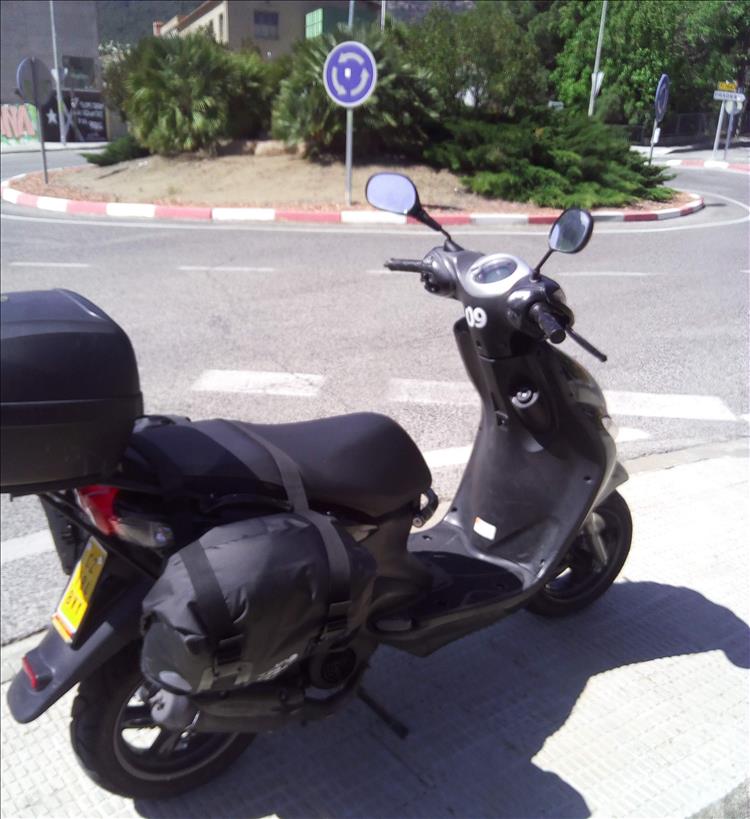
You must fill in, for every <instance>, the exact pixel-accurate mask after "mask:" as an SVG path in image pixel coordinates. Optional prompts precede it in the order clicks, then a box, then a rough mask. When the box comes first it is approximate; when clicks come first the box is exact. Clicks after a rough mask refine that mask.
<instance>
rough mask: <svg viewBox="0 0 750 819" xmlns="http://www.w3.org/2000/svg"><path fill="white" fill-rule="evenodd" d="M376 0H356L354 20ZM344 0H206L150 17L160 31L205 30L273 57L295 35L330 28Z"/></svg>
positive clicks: (372, 12)
mask: <svg viewBox="0 0 750 819" xmlns="http://www.w3.org/2000/svg"><path fill="white" fill-rule="evenodd" d="M379 8H380V3H379V0H374V2H363V1H362V0H360V2H358V3H357V4H356V8H355V14H356V18H355V19H356V20H357V21H358V22H361V21H362V20H363V19H367V20H374V19H375V18H376V17H377V15H378V14H379ZM348 11H349V2H348V0H208V2H204V3H201V4H200V6H198V8H196V9H195V10H194V11H192V12H191V13H190V14H186V15H183V16H177V17H173V18H172V19H171V20H167V21H166V22H163V23H162V22H155V23H154V34H155V35H157V36H160V37H169V36H175V35H177V36H184V35H186V34H190V33H192V32H196V31H210V32H211V34H212V35H213V37H214V39H215V40H216V41H217V42H219V43H224V44H225V45H227V46H228V47H229V48H231V49H232V50H238V49H241V48H253V47H254V48H257V49H258V50H259V51H260V53H261V54H262V55H263V56H264V57H266V58H268V59H272V58H274V57H278V56H280V55H282V54H288V53H289V52H290V51H291V50H292V47H293V46H294V44H295V43H296V42H297V41H298V40H302V39H305V37H311V36H316V35H317V34H322V33H323V32H324V31H329V30H331V29H332V28H333V27H334V26H335V25H336V24H338V23H343V22H346V21H347V19H348Z"/></svg>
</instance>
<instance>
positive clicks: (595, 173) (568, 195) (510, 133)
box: [427, 112, 673, 208]
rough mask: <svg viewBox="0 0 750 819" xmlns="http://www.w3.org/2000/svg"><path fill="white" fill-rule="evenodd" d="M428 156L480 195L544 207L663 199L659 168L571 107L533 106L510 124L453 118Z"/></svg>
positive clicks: (613, 131) (613, 132)
mask: <svg viewBox="0 0 750 819" xmlns="http://www.w3.org/2000/svg"><path fill="white" fill-rule="evenodd" d="M448 129H449V131H450V133H451V139H448V140H445V141H444V142H442V143H440V144H438V145H435V146H433V147H432V148H430V149H429V150H428V152H427V157H428V159H430V160H431V161H433V162H434V163H435V164H436V165H439V166H440V167H448V168H450V169H451V170H452V171H453V172H454V173H459V174H462V175H463V182H464V184H465V185H466V186H467V187H468V188H469V189H470V190H472V191H474V192H475V193H478V194H481V195H483V196H487V197H491V198H498V199H508V200H515V201H518V202H529V201H530V202H534V203H535V204H537V205H540V206H546V207H572V206H577V207H585V208H590V207H596V206H601V205H603V206H609V207H616V206H621V205H627V204H629V203H631V202H633V201H635V200H636V199H654V200H661V201H664V200H667V199H669V198H671V196H672V194H673V191H671V190H669V189H668V188H664V187H662V183H663V182H664V181H665V180H666V177H665V174H664V172H663V171H662V170H661V169H660V168H658V167H656V166H649V165H647V164H646V162H645V161H644V160H643V158H642V157H641V156H640V154H637V153H635V152H634V151H631V150H630V145H629V144H628V142H627V141H626V140H625V139H624V138H623V137H622V136H621V135H620V134H619V132H618V131H617V130H616V129H614V128H612V127H611V126H608V125H605V124H603V123H601V122H599V121H598V120H595V119H589V118H588V117H587V116H586V115H585V114H581V113H576V112H536V113H535V115H534V117H533V119H531V118H528V119H524V120H521V121H520V122H516V123H494V122H481V121H478V120H466V119H463V120H454V121H451V122H449V123H448Z"/></svg>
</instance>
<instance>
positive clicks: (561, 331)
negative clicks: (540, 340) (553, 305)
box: [529, 302, 565, 344]
mask: <svg viewBox="0 0 750 819" xmlns="http://www.w3.org/2000/svg"><path fill="white" fill-rule="evenodd" d="M529 316H531V318H532V319H533V320H534V321H535V322H536V323H537V325H538V327H539V329H540V330H541V331H542V333H544V337H545V338H547V339H549V340H550V341H551V342H552V343H553V344H561V343H562V342H563V341H565V328H564V327H563V326H562V324H560V322H559V321H558V320H557V317H556V316H555V314H554V313H553V312H552V311H551V310H550V309H549V308H548V307H545V305H544V304H542V303H541V302H537V303H536V304H533V305H532V306H531V308H530V309H529Z"/></svg>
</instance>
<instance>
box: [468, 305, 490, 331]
mask: <svg viewBox="0 0 750 819" xmlns="http://www.w3.org/2000/svg"><path fill="white" fill-rule="evenodd" d="M465 313H466V323H467V324H468V325H469V327H476V328H477V330H481V329H482V327H486V326H487V313H485V311H484V310H483V309H482V308H481V307H467V308H466V310H465Z"/></svg>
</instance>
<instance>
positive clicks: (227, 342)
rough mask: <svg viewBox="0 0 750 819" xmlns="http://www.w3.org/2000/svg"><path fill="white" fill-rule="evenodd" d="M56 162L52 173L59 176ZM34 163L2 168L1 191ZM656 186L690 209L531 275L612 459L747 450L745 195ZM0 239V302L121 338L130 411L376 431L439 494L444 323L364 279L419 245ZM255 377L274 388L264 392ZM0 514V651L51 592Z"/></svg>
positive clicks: (443, 483) (450, 444) (601, 235)
mask: <svg viewBox="0 0 750 819" xmlns="http://www.w3.org/2000/svg"><path fill="white" fill-rule="evenodd" d="M64 153H69V152H59V153H56V154H53V155H51V157H53V158H54V160H58V158H59V161H60V162H61V163H62V164H64V163H66V162H69V161H70V154H69V155H68V156H63V154H64ZM34 160H35V157H34V155H33V154H15V155H10V156H8V155H4V156H3V177H4V178H5V177H7V176H9V175H11V174H12V173H14V172H16V173H18V172H22V171H23V170H24V169H28V168H29V167H30V163H33V161H34ZM673 184H674V185H675V186H676V187H680V188H684V189H687V190H691V191H696V192H699V193H701V194H702V195H703V196H704V197H705V199H706V205H707V207H706V209H705V210H704V211H702V212H700V213H698V214H695V215H693V216H690V217H686V218H683V219H679V220H673V221H668V222H660V223H641V224H634V225H633V224H610V225H602V224H598V225H597V226H596V229H595V232H594V237H593V239H592V241H591V243H590V244H589V246H588V247H587V248H586V250H584V251H583V252H582V253H581V254H580V255H577V256H568V257H565V256H562V255H559V254H558V255H556V256H554V257H552V259H551V260H550V261H549V262H548V263H547V266H546V268H545V273H546V274H547V275H552V276H553V277H554V276H558V274H559V281H560V283H561V284H562V286H563V288H564V289H565V292H566V294H567V296H568V301H569V304H570V305H571V306H572V307H573V308H574V310H575V313H576V318H577V321H576V328H577V329H578V330H579V332H581V333H582V334H583V335H584V336H585V337H587V338H589V339H590V340H591V341H592V342H593V343H594V344H596V345H597V346H598V347H599V348H600V349H602V350H604V351H605V352H606V353H607V354H608V355H609V361H608V362H607V363H606V364H600V363H599V362H597V361H595V360H594V359H592V358H591V357H590V356H587V355H586V354H585V353H584V352H583V351H582V350H580V348H578V347H576V346H575V345H573V344H572V343H571V342H569V341H566V342H565V344H564V348H565V349H566V351H567V352H569V353H570V354H571V355H573V356H574V357H576V358H578V359H579V360H580V361H582V362H583V363H584V364H585V366H586V367H588V368H589V369H591V371H592V372H593V373H594V375H595V376H596V378H597V379H598V380H599V381H600V383H601V384H602V385H603V386H604V388H605V389H606V390H607V391H608V397H609V400H610V409H611V411H612V414H613V416H614V417H615V419H616V421H617V423H618V425H619V426H620V427H621V430H622V432H621V440H620V451H621V455H622V457H623V458H625V459H628V458H633V457H637V456H640V455H644V454H648V453H653V452H665V451H670V450H675V449H679V448H682V447H686V446H690V445H695V444H699V443H706V442H715V441H723V440H728V439H731V438H736V437H738V436H743V435H747V431H748V423H747V414H748V411H749V408H748V375H747V350H748V324H747V315H748V270H749V269H750V260H749V259H748V242H747V237H748V214H749V213H750V208H749V207H748V200H749V198H750V197H749V196H748V177H747V176H746V175H742V174H733V173H728V172H724V173H722V172H709V171H694V170H691V171H683V170H680V171H679V172H678V173H677V175H676V178H675V181H674V182H673ZM2 228H3V230H2V279H3V289H4V290H9V291H12V290H28V289H43V288H50V287H66V288H69V289H71V290H75V291H78V292H80V293H82V294H84V295H86V296H87V297H88V298H90V299H91V300H93V301H94V302H96V303H97V304H99V305H100V306H101V307H102V308H104V309H105V310H106V311H107V312H108V313H109V314H110V315H111V316H112V317H113V318H114V319H115V320H116V321H117V322H118V323H119V324H121V325H122V326H123V327H124V328H125V329H126V330H127V332H128V333H129V335H130V337H131V338H132V341H133V344H134V347H135V350H136V353H137V356H138V362H139V368H140V372H141V380H142V388H143V393H144V396H145V404H146V410H147V411H149V412H170V413H180V414H185V415H188V416H190V417H193V418H200V417H215V416H227V417H234V418H242V419H252V420H255V421H258V422H275V421H279V422H282V421H290V420H299V419H307V418H314V417H316V416H321V415H335V414H339V413H345V412H355V411H361V410H375V411H378V412H384V413H387V414H390V415H392V416H393V417H395V418H396V419H397V420H398V421H399V423H401V424H402V426H404V428H405V429H406V430H407V431H408V432H409V433H410V434H411V435H412V436H413V437H414V439H415V440H416V441H417V443H418V444H419V445H420V447H421V448H422V449H423V450H424V451H426V452H428V453H429V454H430V458H429V462H430V463H431V465H432V466H433V474H434V478H435V486H436V489H437V491H438V493H439V494H440V495H441V497H443V498H445V499H448V498H449V497H450V494H451V493H452V491H453V490H454V489H455V486H456V484H457V481H458V479H459V477H460V473H461V467H462V462H463V460H465V453H466V448H467V447H468V446H469V445H470V443H471V441H472V439H473V434H474V429H475V425H476V421H477V403H476V400H475V399H474V397H473V395H472V393H471V391H470V390H469V388H468V387H467V386H466V379H465V375H464V372H463V369H462V365H461V362H460V360H459V357H458V354H457V351H456V350H455V348H454V344H453V340H452V333H451V327H452V324H453V322H454V321H455V320H456V319H457V318H459V317H460V315H461V311H460V307H459V306H458V305H457V303H456V302H452V301H448V300H443V299H439V298H436V297H433V296H430V295H429V294H427V293H425V292H424V290H422V288H421V287H420V286H419V283H418V282H417V281H415V277H414V276H412V275H410V274H386V273H385V272H384V271H383V269H382V262H383V260H384V259H385V258H386V257H388V256H391V255H393V256H401V257H417V256H421V255H423V254H424V253H425V252H426V251H427V250H428V249H429V248H430V247H431V246H432V245H433V244H435V238H434V234H431V233H430V231H427V230H423V229H415V228H411V227H405V228H388V229H384V228H375V227H373V228H354V227H348V226H347V227H345V226H339V227H334V226H322V227H319V226H310V227H308V226H301V225H297V226H290V225H277V224H274V225H268V226H260V225H256V226H248V225H242V226H237V225H234V226H232V225H208V224H201V223H185V222H182V223H168V224H165V223H153V222H148V223H145V222H137V221H130V222H127V221H113V220H106V219H98V218H96V217H87V218H85V219H71V218H69V217H64V216H57V215H51V214H46V213H40V212H35V211H29V210H27V209H23V208H19V207H14V206H9V205H7V204H4V205H3V210H2ZM546 232H547V231H546V229H545V228H541V227H533V226H531V227H514V228H513V229H512V230H511V229H501V230H499V229H486V228H485V229H480V228H475V227H472V228H466V229H462V230H458V231H456V238H457V239H458V240H459V241H460V242H461V243H462V244H464V245H465V246H467V247H471V248H476V249H478V250H482V251H486V252H490V251H498V250H504V251H509V252H512V253H515V254H517V255H520V256H522V257H523V258H525V259H527V260H528V261H530V262H532V263H533V262H536V261H537V260H538V258H540V257H541V255H542V254H543V252H544V250H545V248H546V239H545V236H546ZM215 371H230V372H229V373H228V374H227V373H226V372H224V374H218V375H217V374H216V372H215ZM258 373H277V374H279V373H280V374H285V376H284V377H285V378H286V379H287V380H286V381H285V382H283V383H281V384H279V383H276V385H275V386H273V385H271V386H270V387H269V385H268V384H267V383H265V385H264V382H262V381H261V380H259V379H262V378H264V377H265V376H258V375H257V374H258ZM289 374H298V376H294V377H292V378H291V380H289ZM265 378H267V377H265ZM276 379H277V381H278V376H277V377H276ZM446 382H447V383H446ZM227 390H244V392H235V391H227ZM2 513H3V534H2V539H3V541H5V542H7V541H9V540H10V541H14V546H13V547H12V548H10V547H9V548H8V549H7V550H6V552H5V553H4V556H3V561H4V565H3V595H4V596H3V600H4V603H5V605H4V617H3V625H2V641H3V643H6V642H8V641H11V640H13V639H16V638H18V637H20V636H23V634H27V633H29V632H30V631H33V630H35V629H38V628H40V627H42V626H43V625H44V623H45V622H46V618H47V615H48V610H49V608H50V606H51V605H52V604H53V603H54V602H55V600H56V597H57V595H58V594H59V590H60V583H61V575H60V572H59V568H58V567H57V565H56V563H55V560H54V556H53V555H52V554H51V553H49V552H46V551H42V553H41V554H34V552H35V551H38V550H39V549H43V546H39V545H38V544H39V542H38V541H35V540H34V538H33V537H32V538H31V541H29V540H28V538H27V536H29V535H32V536H33V535H34V534H35V533H38V532H40V531H42V530H43V529H44V528H45V524H44V519H43V516H42V515H41V512H40V510H39V508H38V504H37V502H36V500H34V499H31V498H23V499H19V500H16V501H15V502H13V503H12V504H11V503H10V502H9V500H8V498H7V496H2ZM19 538H25V539H24V540H20V541H19V540H18V539H19ZM23 555H30V556H23ZM19 556H21V557H20V559H12V558H16V557H19ZM6 592H7V596H6Z"/></svg>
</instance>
